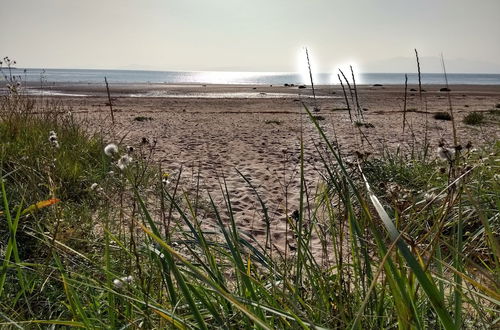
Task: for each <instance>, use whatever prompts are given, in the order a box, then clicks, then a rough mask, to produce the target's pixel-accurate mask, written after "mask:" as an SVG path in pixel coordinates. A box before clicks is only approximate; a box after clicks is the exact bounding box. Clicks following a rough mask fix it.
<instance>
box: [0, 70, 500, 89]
mask: <svg viewBox="0 0 500 330" xmlns="http://www.w3.org/2000/svg"><path fill="white" fill-rule="evenodd" d="M2 71H3V74H4V75H7V76H9V75H11V74H12V75H14V76H17V77H19V78H20V79H21V80H22V81H24V82H28V83H37V82H42V83H49V84H50V83H75V84H80V83H81V84H99V83H103V82H104V77H106V78H107V80H108V82H109V83H111V84H163V83H165V84H228V85H284V84H309V83H310V80H309V79H310V78H309V75H308V74H300V73H289V72H229V71H146V70H90V69H39V68H26V69H24V68H14V69H12V70H11V71H9V70H8V69H6V68H5V67H4V68H2ZM421 77H422V84H425V85H427V84H431V85H445V83H446V81H445V76H444V74H442V73H423V74H422V76H421ZM348 78H349V80H350V82H352V79H351V75H349V76H348ZM447 78H448V84H450V85H462V84H467V85H500V74H477V73H448V74H447ZM355 79H356V84H358V85H374V84H381V85H400V84H404V82H405V74H404V73H359V74H356V75H355ZM1 80H3V79H2V77H0V82H1ZM313 81H314V83H315V84H317V85H337V84H339V81H338V77H337V73H318V74H314V75H313ZM417 83H418V75H417V74H416V73H410V74H408V84H410V85H411V84H417Z"/></svg>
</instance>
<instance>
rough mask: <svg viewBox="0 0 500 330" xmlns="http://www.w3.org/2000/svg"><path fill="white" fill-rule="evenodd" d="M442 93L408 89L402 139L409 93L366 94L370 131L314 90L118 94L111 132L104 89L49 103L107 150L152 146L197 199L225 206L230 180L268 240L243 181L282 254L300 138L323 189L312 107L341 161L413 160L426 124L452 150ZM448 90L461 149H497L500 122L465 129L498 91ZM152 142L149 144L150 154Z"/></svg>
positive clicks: (366, 90) (338, 92)
mask: <svg viewBox="0 0 500 330" xmlns="http://www.w3.org/2000/svg"><path fill="white" fill-rule="evenodd" d="M440 87H442V86H438V85H429V86H424V87H423V88H424V90H425V92H424V93H423V102H422V103H421V102H420V98H419V93H418V92H417V91H414V90H417V89H418V87H417V86H408V95H407V97H408V99H407V110H408V112H407V114H406V116H407V122H408V124H407V125H406V129H405V130H406V132H405V134H404V135H403V132H402V123H403V121H402V118H403V103H404V86H377V87H375V86H360V87H359V88H358V97H359V103H360V106H361V108H362V109H363V116H364V120H365V122H366V123H369V124H371V125H369V127H360V129H358V128H357V127H355V126H354V125H353V124H351V122H350V119H349V113H348V111H347V110H346V106H345V100H344V95H343V92H342V89H341V88H340V86H333V87H332V86H320V87H318V88H317V90H316V96H317V98H316V101H314V99H313V98H312V93H311V89H310V88H306V89H299V88H297V87H282V86H273V87H271V86H228V85H208V86H207V85H112V86H111V95H112V100H113V101H112V103H113V109H114V116H115V121H116V124H115V126H114V128H113V129H111V118H110V109H109V107H108V106H107V105H106V103H107V102H108V99H107V95H106V90H105V87H104V86H97V85H55V86H51V87H50V89H49V90H50V91H52V92H56V93H59V92H60V93H69V94H72V95H87V96H61V97H59V96H57V97H56V96H50V97H51V98H55V99H62V100H63V103H64V105H65V106H66V107H67V108H68V110H69V109H70V110H71V111H72V113H73V114H75V115H77V116H78V117H79V118H81V119H85V120H88V121H89V123H90V124H91V125H90V126H89V127H91V129H95V130H99V131H103V132H104V133H105V134H106V136H108V137H109V142H120V141H122V142H123V144H127V145H131V146H134V147H135V148H136V150H140V149H141V148H142V150H143V151H145V150H146V149H147V148H148V147H147V146H149V145H151V144H153V143H154V141H156V144H155V147H154V151H153V154H152V159H153V160H154V161H155V162H156V163H159V164H161V167H162V169H163V170H164V171H167V172H169V173H172V174H174V176H175V174H177V173H179V171H180V169H181V167H182V178H181V185H180V186H181V188H182V189H183V190H185V191H190V190H193V189H195V187H196V185H197V184H198V183H199V184H200V188H201V190H200V191H202V192H205V193H206V192H210V194H212V195H213V197H214V198H215V199H216V201H217V203H219V204H222V203H223V199H222V194H221V193H220V190H221V184H223V179H225V181H226V183H227V186H228V190H229V193H230V194H231V198H232V207H233V210H234V212H235V214H236V222H237V224H238V226H239V227H240V228H241V230H244V231H246V232H248V233H250V234H252V235H253V236H254V237H256V238H257V239H258V240H262V239H263V238H264V237H265V222H264V221H263V213H262V212H261V208H260V206H259V205H260V204H259V202H258V199H257V198H256V196H255V193H254V191H253V189H252V188H251V187H250V186H249V185H248V184H247V183H246V182H245V181H244V179H243V178H242V177H241V175H240V174H239V173H238V171H240V172H241V173H242V174H243V175H245V176H246V177H247V178H248V180H249V181H250V182H251V183H252V185H253V186H254V187H255V189H256V190H257V191H258V193H259V194H260V195H261V197H262V199H263V200H264V202H265V203H266V205H267V207H268V212H269V216H270V218H271V230H272V233H273V234H272V235H273V240H274V244H275V245H276V246H277V247H278V248H279V249H283V247H284V246H285V242H284V235H285V230H286V215H287V214H288V215H290V214H291V213H292V212H293V211H294V210H295V209H297V208H298V202H299V201H298V199H299V198H298V197H299V181H300V173H299V170H300V139H301V134H302V137H303V141H304V147H305V157H304V162H305V164H304V165H305V166H304V168H305V172H306V176H305V177H306V178H307V180H308V182H307V187H308V189H310V191H311V192H312V191H314V190H315V189H317V187H318V183H319V181H320V175H321V172H322V163H321V160H320V159H319V157H318V153H317V151H316V149H315V148H316V147H315V146H316V145H321V144H320V143H319V141H320V139H319V135H318V132H317V130H316V128H315V127H314V125H313V124H312V122H311V120H310V119H309V117H308V115H307V113H306V111H305V110H304V106H303V104H305V105H307V106H309V108H310V109H311V110H312V109H313V107H314V106H317V107H318V108H320V111H319V112H317V113H315V115H317V116H320V117H318V118H319V119H320V121H319V122H320V125H321V126H322V127H323V128H324V129H325V131H326V132H327V134H328V135H329V137H330V138H331V139H332V141H335V145H336V147H337V148H339V149H340V150H341V152H342V154H344V155H346V156H347V157H351V158H352V159H353V160H354V159H355V158H356V152H360V153H365V152H367V153H371V156H370V157H375V155H376V154H380V152H381V151H382V150H383V147H389V148H395V147H396V146H397V145H399V146H400V148H401V149H402V150H407V151H408V150H409V148H410V147H411V145H412V144H413V143H422V142H423V138H424V134H425V129H426V122H427V130H428V136H429V140H430V143H431V150H435V149H436V148H437V145H438V143H439V141H441V140H443V141H444V142H445V143H447V144H448V145H450V146H451V145H452V144H453V138H452V126H451V122H450V121H442V120H436V119H434V118H433V113H435V112H439V111H448V109H449V101H448V96H447V93H446V92H441V91H440ZM450 88H451V93H450V97H451V103H452V106H453V111H454V114H455V119H456V123H457V132H458V139H459V142H460V143H461V144H463V145H465V144H466V143H468V142H469V141H470V142H472V144H473V145H474V146H480V145H481V144H483V143H485V142H487V141H492V140H498V138H499V135H500V130H499V126H498V120H497V119H496V118H495V116H491V115H490V116H488V119H487V121H486V123H485V124H484V125H482V126H468V125H465V124H464V123H463V121H462V119H463V117H464V116H465V115H466V114H467V113H470V112H472V111H481V112H487V111H489V110H491V109H493V108H494V106H495V104H497V103H500V87H499V86H458V85H453V86H451V87H450ZM412 89H413V90H412ZM43 97H49V96H43ZM349 101H350V102H351V100H350V96H349ZM352 106H353V104H352V102H351V107H352ZM353 116H354V111H353ZM426 118H427V119H426ZM146 140H147V141H148V142H149V144H147V145H144V144H143V142H144V141H146ZM319 147H320V148H321V146H319ZM136 152H137V156H138V155H139V152H138V151H136ZM237 170H238V171H237ZM198 178H199V181H198ZM223 208H225V207H223ZM206 213H207V214H209V213H210V212H209V210H206ZM207 217H208V216H207ZM207 221H210V219H209V218H208V220H207ZM312 244H313V245H314V242H312ZM318 253H319V247H318Z"/></svg>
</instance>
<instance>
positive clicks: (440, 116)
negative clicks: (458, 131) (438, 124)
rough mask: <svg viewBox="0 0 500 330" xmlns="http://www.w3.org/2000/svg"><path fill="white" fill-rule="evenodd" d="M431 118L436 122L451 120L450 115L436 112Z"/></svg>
mask: <svg viewBox="0 0 500 330" xmlns="http://www.w3.org/2000/svg"><path fill="white" fill-rule="evenodd" d="M433 117H434V119H437V120H451V115H450V114H449V113H448V112H436V113H434V115H433Z"/></svg>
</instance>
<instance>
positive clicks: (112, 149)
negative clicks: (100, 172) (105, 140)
mask: <svg viewBox="0 0 500 330" xmlns="http://www.w3.org/2000/svg"><path fill="white" fill-rule="evenodd" d="M104 153H105V154H106V155H107V156H109V157H112V156H113V155H114V154H117V153H118V147H117V146H116V144H114V143H110V144H108V145H107V146H106V147H104Z"/></svg>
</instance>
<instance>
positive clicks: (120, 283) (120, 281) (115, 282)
mask: <svg viewBox="0 0 500 330" xmlns="http://www.w3.org/2000/svg"><path fill="white" fill-rule="evenodd" d="M133 280H134V278H133V277H132V276H131V275H129V276H124V277H120V278H117V279H114V280H113V285H114V286H115V287H117V288H122V287H123V286H124V285H126V284H130V283H132V281H133Z"/></svg>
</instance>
